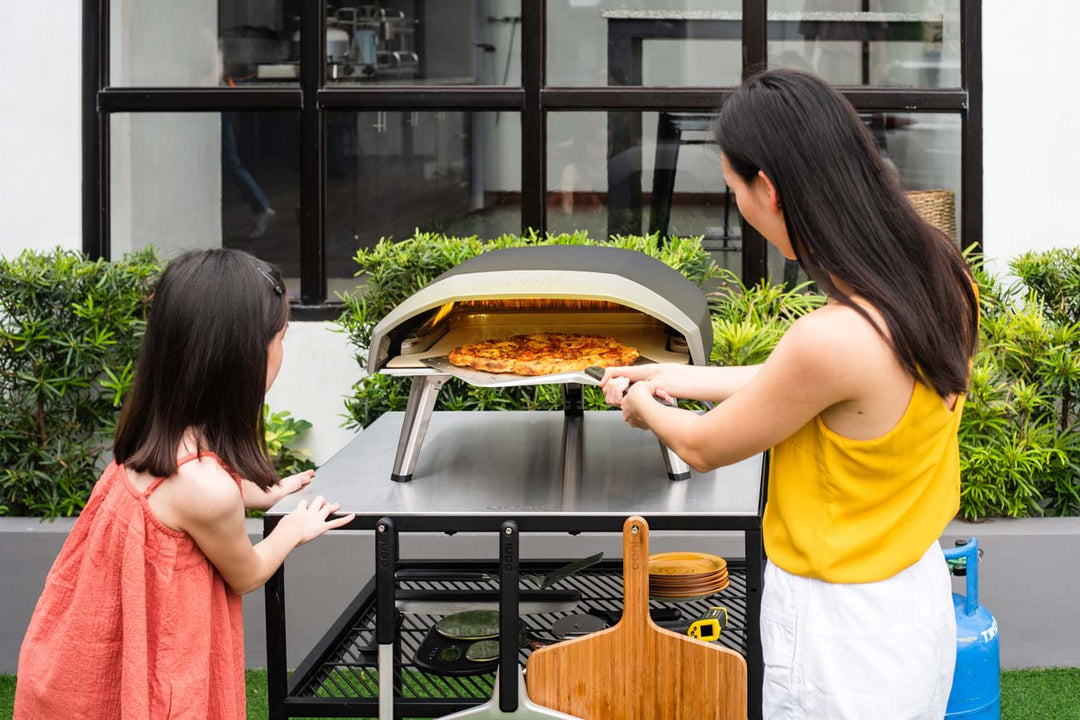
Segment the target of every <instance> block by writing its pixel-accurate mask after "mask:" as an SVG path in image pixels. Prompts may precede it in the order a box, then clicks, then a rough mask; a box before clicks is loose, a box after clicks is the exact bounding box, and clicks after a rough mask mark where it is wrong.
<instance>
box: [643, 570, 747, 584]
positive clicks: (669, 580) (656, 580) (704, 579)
mask: <svg viewBox="0 0 1080 720" xmlns="http://www.w3.org/2000/svg"><path fill="white" fill-rule="evenodd" d="M727 577H728V573H727V570H722V571H720V572H716V573H709V574H708V575H699V576H692V577H691V576H686V575H650V576H649V584H650V585H700V584H703V583H710V582H716V581H718V580H725V579H727Z"/></svg>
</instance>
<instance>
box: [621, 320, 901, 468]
mask: <svg viewBox="0 0 1080 720" xmlns="http://www.w3.org/2000/svg"><path fill="white" fill-rule="evenodd" d="M838 319H839V320H840V321H839V322H838V321H837V320H838ZM849 324H850V323H849V322H847V321H846V320H845V319H844V318H838V316H837V314H836V313H811V314H810V315H807V316H805V317H803V318H801V319H799V320H798V321H797V322H796V323H794V324H793V325H792V327H791V329H790V330H789V331H788V332H787V333H786V334H785V335H784V337H783V339H781V341H780V343H779V344H778V345H777V347H776V349H775V350H774V351H773V353H772V355H770V356H769V359H768V361H767V362H766V363H765V364H764V365H763V366H761V367H760V370H758V371H757V372H756V373H755V374H754V376H753V377H752V378H751V379H750V380H749V382H747V384H746V385H745V386H744V387H742V388H741V389H740V390H738V391H736V392H734V393H733V394H731V395H730V396H729V397H728V399H727V400H726V401H724V402H722V403H721V404H719V405H717V406H716V407H715V408H713V409H712V410H710V411H709V412H707V413H705V414H703V415H699V414H697V413H693V412H689V411H685V410H679V409H677V408H672V407H668V406H665V405H663V404H661V403H659V402H656V400H654V399H653V395H654V394H655V393H656V392H657V390H667V388H666V387H664V388H658V387H657V386H656V385H654V384H653V382H652V381H648V380H646V381H641V382H637V383H635V384H634V385H633V386H631V387H630V390H629V392H628V393H627V394H626V397H625V398H623V404H622V408H623V416H624V417H625V418H626V420H627V422H629V423H630V424H631V425H634V426H635V427H643V428H647V429H650V430H652V431H653V432H654V433H655V434H656V435H657V436H658V437H659V438H660V440H661V441H662V442H663V443H664V444H665V445H667V446H668V447H669V448H671V449H672V450H673V451H674V452H675V453H677V454H678V455H679V456H680V457H681V458H683V459H684V460H685V461H686V462H687V463H689V464H690V466H691V467H693V468H694V469H695V470H698V471H699V472H707V471H709V470H712V469H714V468H717V467H721V466H723V465H730V464H731V463H734V462H738V461H740V460H744V459H746V458H748V457H752V456H753V455H756V454H757V453H760V452H763V451H764V450H767V449H768V448H770V447H772V446H773V445H775V444H777V443H779V442H780V441H781V440H784V439H786V438H788V437H790V436H791V435H793V434H794V433H795V432H796V431H797V430H798V429H799V428H801V427H802V426H803V425H805V424H806V423H808V422H810V421H811V420H812V419H813V418H814V417H815V416H816V415H818V414H820V413H821V412H822V411H824V410H826V409H827V408H830V407H832V406H834V405H837V404H838V403H842V402H844V401H847V400H850V399H852V398H853V397H855V396H856V395H857V394H858V393H859V392H860V388H861V386H862V385H863V384H864V383H865V381H866V379H867V377H868V376H869V375H870V374H872V369H867V368H866V367H860V365H865V357H866V350H867V343H871V342H873V343H880V339H878V338H877V337H876V335H873V334H872V330H869V331H867V332H851V331H850V327H849ZM866 327H867V328H869V326H866ZM669 392H670V391H669ZM672 394H676V393H672Z"/></svg>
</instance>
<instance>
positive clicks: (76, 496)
mask: <svg viewBox="0 0 1080 720" xmlns="http://www.w3.org/2000/svg"><path fill="white" fill-rule="evenodd" d="M161 269H162V266H161V263H160V261H159V260H158V258H157V256H156V255H155V253H154V251H153V250H145V251H142V252H138V253H134V254H131V255H127V256H125V257H124V258H123V259H122V260H119V261H116V262H111V263H110V262H103V261H90V260H87V259H86V258H85V257H83V256H82V255H81V254H80V253H78V252H74V251H70V250H60V249H57V250H54V251H52V252H48V253H40V252H31V251H27V252H24V253H22V254H21V255H19V256H18V257H15V258H10V259H5V258H0V515H5V514H6V515H42V516H45V517H48V518H53V517H56V516H58V515H75V514H77V513H78V512H79V511H80V510H82V508H83V507H84V506H85V505H86V501H87V500H88V499H89V497H90V491H91V490H92V489H93V485H94V482H95V481H96V480H97V477H98V475H99V474H100V472H101V469H102V466H103V464H104V463H105V462H107V461H108V456H107V455H106V452H107V451H108V450H109V448H110V446H111V440H112V434H113V430H114V428H115V426H116V420H117V417H118V413H119V408H120V403H121V400H122V398H123V396H124V393H125V392H126V391H127V390H128V389H129V388H130V386H131V381H132V378H133V375H134V365H135V361H136V358H137V356H138V350H139V343H140V342H141V340H142V336H143V332H144V329H145V325H146V315H147V310H148V307H149V302H150V292H151V290H152V286H153V284H154V282H155V281H156V280H157V278H158V277H159V275H160V273H161ZM267 413H268V415H267V424H266V430H267V440H268V444H269V445H270V448H271V456H272V457H273V458H274V460H275V463H276V467H277V468H278V470H279V472H281V473H282V474H288V472H293V471H296V470H297V469H301V468H303V467H305V466H309V465H310V461H307V460H306V459H305V458H303V457H302V456H301V454H299V453H298V452H296V451H294V450H291V449H290V448H289V444H290V443H292V442H293V441H295V439H296V436H297V435H298V434H299V433H301V432H303V431H304V430H306V429H307V427H310V423H307V422H306V421H302V420H299V421H298V420H294V419H293V418H291V417H290V416H289V414H288V413H276V414H273V413H270V412H269V409H268V410H267Z"/></svg>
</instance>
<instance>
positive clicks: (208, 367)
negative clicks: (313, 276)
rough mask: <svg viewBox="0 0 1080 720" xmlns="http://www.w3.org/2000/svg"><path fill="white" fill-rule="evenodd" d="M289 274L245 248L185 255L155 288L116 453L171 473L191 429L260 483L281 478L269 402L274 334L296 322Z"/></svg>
mask: <svg viewBox="0 0 1080 720" xmlns="http://www.w3.org/2000/svg"><path fill="white" fill-rule="evenodd" d="M284 287H285V286H284V284H283V283H282V281H281V275H280V274H279V273H278V271H277V270H276V269H275V268H274V267H273V266H271V265H269V264H267V263H264V262H262V261H261V260H258V259H256V258H254V257H252V256H251V255H248V254H247V253H244V252H241V251H239V250H227V249H221V250H202V251H195V252H188V253H185V254H183V255H180V256H179V257H177V258H176V259H175V260H173V261H172V262H170V263H169V264H168V266H167V267H166V268H165V272H164V273H163V274H162V276H161V279H160V281H159V282H158V285H157V287H156V288H155V291H154V296H153V299H152V302H151V307H150V317H149V320H148V321H147V326H146V335H145V337H144V338H143V341H142V348H141V349H140V351H139V360H138V366H137V367H136V370H135V382H134V385H133V386H132V388H131V391H130V392H129V393H128V396H127V398H126V399H125V400H124V407H123V410H122V411H121V414H120V421H119V424H118V425H117V428H116V438H115V444H114V448H113V453H114V455H115V458H116V462H117V463H122V464H125V465H127V466H128V467H130V468H132V469H134V470H136V471H137V472H147V473H150V474H152V475H154V476H157V477H169V476H170V475H173V474H174V473H175V472H176V460H177V458H176V454H177V448H178V447H179V445H180V442H181V439H182V438H183V435H184V432H185V431H186V430H187V429H188V428H192V429H193V430H195V431H196V433H195V436H196V442H197V443H198V449H199V450H200V451H201V450H209V451H212V452H214V453H216V454H217V455H218V456H219V457H220V458H221V459H222V460H223V461H224V462H225V463H226V464H228V465H229V467H230V468H232V470H233V471H234V472H236V473H238V474H239V475H240V476H241V477H244V478H246V479H248V480H250V481H251V482H253V483H255V484H256V485H259V486H260V487H264V488H265V487H269V486H271V485H273V484H275V483H276V482H277V481H278V477H277V474H276V473H275V472H274V468H273V466H272V465H271V464H270V461H269V458H268V456H267V452H266V442H265V436H264V433H263V402H264V397H265V394H266V361H267V350H268V348H269V345H270V341H271V340H272V339H273V338H274V336H275V335H276V334H277V333H278V332H279V331H280V330H281V328H282V327H284V326H285V323H286V322H287V321H288V302H287V300H286V296H285V292H284Z"/></svg>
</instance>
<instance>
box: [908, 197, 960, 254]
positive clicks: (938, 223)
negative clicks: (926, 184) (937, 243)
mask: <svg viewBox="0 0 1080 720" xmlns="http://www.w3.org/2000/svg"><path fill="white" fill-rule="evenodd" d="M905 195H907V196H908V199H909V200H911V204H912V205H914V206H915V210H916V211H917V212H918V213H919V215H921V216H922V218H923V219H924V220H926V221H927V222H928V223H930V224H931V225H933V226H934V227H936V228H937V229H938V230H940V231H941V232H943V233H945V234H946V235H948V237H949V239H950V240H952V241H953V242H956V194H955V193H954V192H953V191H952V190H912V191H910V192H907V193H905Z"/></svg>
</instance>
